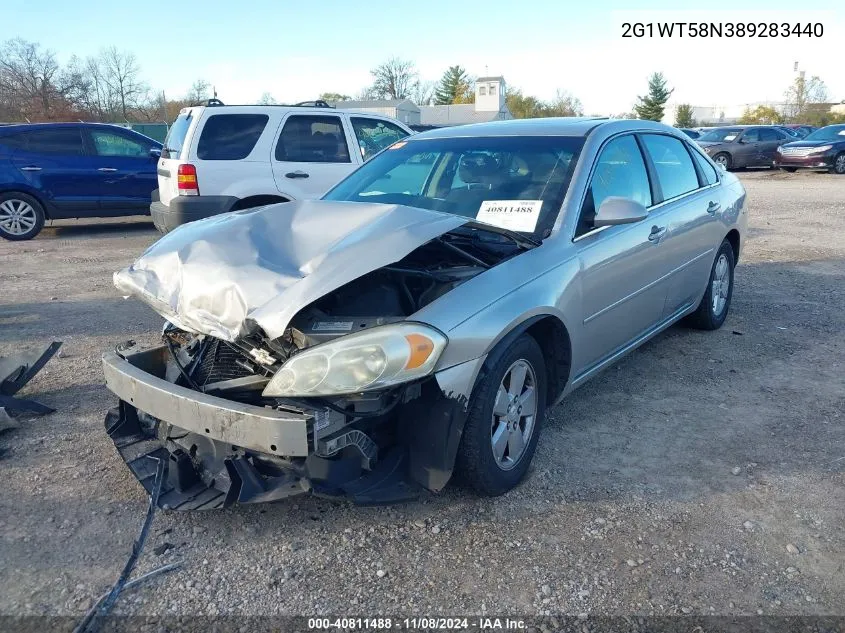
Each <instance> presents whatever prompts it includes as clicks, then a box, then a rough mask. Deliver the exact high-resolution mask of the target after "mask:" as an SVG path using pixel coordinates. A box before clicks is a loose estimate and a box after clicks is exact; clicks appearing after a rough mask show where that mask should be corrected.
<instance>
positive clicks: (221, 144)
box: [197, 114, 270, 160]
mask: <svg viewBox="0 0 845 633" xmlns="http://www.w3.org/2000/svg"><path fill="white" fill-rule="evenodd" d="M269 118H270V117H268V116H267V115H266V114H213V115H212V116H210V117H208V120H207V121H206V122H205V125H204V126H203V128H202V134H200V140H199V143H198V144H197V158H199V159H201V160H241V159H244V158H246V157H247V156H249V154H250V153H251V152H252V150H253V148H254V147H255V144H256V143H257V142H258V139H259V137H260V136H261V133H262V132H263V131H264V128H265V127H266V126H267V121H268V120H269Z"/></svg>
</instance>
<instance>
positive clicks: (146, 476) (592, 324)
mask: <svg viewBox="0 0 845 633" xmlns="http://www.w3.org/2000/svg"><path fill="white" fill-rule="evenodd" d="M744 206H745V191H744V189H743V187H742V185H741V184H740V183H739V181H738V180H737V179H736V177H734V176H733V175H731V174H729V173H726V172H725V171H724V170H722V169H719V168H717V167H716V166H715V165H714V163H713V162H712V161H711V160H710V159H709V158H708V157H707V156H706V155H705V154H704V153H703V151H702V150H701V149H700V148H699V147H698V146H697V145H696V144H695V143H694V142H693V141H691V139H689V138H688V137H687V136H685V135H684V134H683V133H682V132H680V131H678V130H676V129H674V128H671V127H668V126H665V125H662V124H659V123H653V122H649V121H614V120H598V119H538V120H521V121H519V120H517V121H504V122H494V123H485V124H479V125H469V126H462V127H453V128H446V129H440V130H433V131H429V132H424V133H421V134H418V135H415V136H413V137H411V138H408V139H405V140H402V141H400V142H398V143H396V144H394V145H393V146H391V147H390V148H388V149H386V150H384V151H383V152H381V153H380V154H379V155H377V156H376V157H374V158H373V159H372V160H370V161H369V162H367V163H366V164H364V165H363V166H361V167H360V168H359V169H358V170H356V171H355V172H353V173H352V174H351V175H350V176H348V177H347V178H346V179H344V180H343V181H341V182H340V183H339V184H338V185H336V186H335V187H334V188H333V189H332V190H331V191H330V192H329V193H328V194H326V195H325V196H324V198H323V199H322V200H318V201H306V202H294V203H285V204H277V205H271V206H267V207H261V208H257V209H248V210H244V211H237V212H233V213H228V214H223V215H220V216H217V217H213V218H210V219H208V220H204V221H200V222H195V223H191V224H188V225H186V226H183V227H180V228H178V229H177V230H176V231H174V232H172V233H170V234H168V235H166V236H165V237H163V238H162V239H161V240H160V241H158V242H157V243H155V244H154V245H153V246H152V247H150V249H149V250H148V251H147V252H146V253H145V254H144V255H143V256H142V257H141V258H140V259H138V261H136V262H135V263H134V264H133V265H132V266H130V267H128V268H126V269H124V270H122V271H120V272H118V273H116V274H115V284H116V286H117V287H118V288H119V289H120V290H121V292H122V293H123V294H128V295H133V296H135V297H137V298H138V299H140V300H142V301H145V302H146V303H148V304H149V305H150V306H151V307H152V308H153V309H155V310H156V311H157V312H159V313H160V314H161V315H162V316H164V317H165V319H166V320H167V322H166V324H165V326H164V330H163V333H162V339H163V341H162V342H163V344H162V346H161V347H158V348H155V349H151V350H137V349H135V348H134V347H124V348H119V349H118V350H115V352H114V353H107V354H105V355H104V357H103V365H104V371H105V376H106V382H107V385H108V387H109V388H110V389H111V390H112V391H113V392H114V393H115V394H116V395H117V396H118V398H119V399H120V403H119V406H118V407H117V408H115V409H112V410H111V411H110V412H109V414H108V415H107V418H106V428H107V431H108V433H109V434H110V436H111V437H112V439H113V440H114V442H115V445H116V446H117V448H118V450H119V452H120V454H121V456H122V457H123V458H124V460H125V461H126V462H127V464H128V465H129V467H130V469H131V470H132V471H133V473H134V474H135V475H136V476H137V477H138V479H139V480H140V481H141V482H142V483H143V484H144V485H145V486H146V487H147V489H150V487H151V486H152V480H153V477H152V474H153V472H154V471H155V466H154V464H155V461H156V459H160V460H166V462H167V478H166V484H165V489H164V491H163V493H162V496H161V497H160V504H161V505H163V506H168V507H171V508H179V509H205V508H214V507H220V506H224V505H228V504H232V503H235V502H240V503H250V502H259V501H272V500H277V499H280V498H283V497H287V496H290V495H293V494H297V493H303V492H311V493H314V494H321V495H326V496H342V497H347V498H351V499H352V500H354V501H356V502H359V503H382V502H389V501H397V500H401V499H405V498H408V497H411V496H413V495H414V494H416V493H417V492H418V491H419V490H420V489H422V488H425V489H429V490H433V491H437V490H440V489H441V488H442V487H443V486H445V485H446V483H447V482H448V481H449V480H450V478H451V477H452V474H453V472H455V474H456V475H458V476H459V477H460V479H461V480H462V481H463V482H465V483H466V484H467V485H469V486H470V487H471V488H473V489H474V490H476V491H478V492H479V493H481V494H485V495H498V494H502V493H504V492H506V491H508V490H510V489H511V488H513V487H514V486H515V485H517V483H518V482H519V481H520V480H521V479H522V478H523V477H524V475H525V473H526V471H527V469H528V467H529V464H530V461H531V459H532V457H533V455H534V451H535V448H536V445H537V442H538V440H539V438H540V434H541V430H542V427H543V421H544V418H545V412H546V409H547V407H549V406H551V405H552V404H553V403H556V402H558V401H559V400H560V399H561V398H563V397H564V396H565V395H566V394H567V393H569V392H571V391H572V390H573V389H575V388H576V387H578V386H579V385H581V384H583V383H584V382H586V381H587V380H589V379H590V378H591V377H593V376H595V375H596V374H597V373H599V372H600V371H601V370H602V369H604V368H605V367H607V366H609V365H610V364H612V363H613V362H615V361H616V360H618V359H620V358H621V357H622V356H624V355H625V354H627V353H628V352H630V351H631V350H633V349H635V348H636V347H637V346H639V345H641V344H642V343H644V342H645V341H647V340H648V339H649V338H651V337H653V336H654V335H655V334H657V333H658V332H660V331H661V330H663V329H665V328H667V327H669V326H670V325H672V324H673V323H675V322H676V321H679V320H680V319H683V318H686V320H687V321H688V322H689V323H690V324H691V325H693V326H695V327H698V328H702V329H707V330H713V329H716V328H718V327H720V326H721V325H722V323H723V322H724V320H725V318H726V316H727V314H728V310H729V308H730V303H731V295H732V290H733V273H734V266H735V265H736V262H737V259H738V258H739V255H740V249H741V246H742V244H743V240H744V237H745V235H744V233H745V227H746V214H745V210H744ZM679 362H680V361H679ZM584 449H585V450H589V447H584Z"/></svg>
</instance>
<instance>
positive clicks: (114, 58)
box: [98, 46, 149, 121]
mask: <svg viewBox="0 0 845 633" xmlns="http://www.w3.org/2000/svg"><path fill="white" fill-rule="evenodd" d="M98 65H99V72H100V75H101V77H102V81H103V82H104V83H105V86H106V88H107V90H108V93H109V101H110V102H112V103H110V106H111V108H114V106H115V105H116V106H117V112H115V111H114V109H112V111H111V114H112V116H115V115H117V114H119V115H120V116H121V117H122V118H123V120H124V121H126V120H128V119H129V112H130V111H131V110H134V109H135V108H137V107H138V106H139V105H140V104H141V103H142V102H143V99H144V97H145V96H146V95H147V93H148V92H149V87H148V86H147V85H146V84H145V83H144V82H143V81H141V77H140V75H141V68H140V66H138V60H137V59H136V57H135V54H134V53H130V52H127V51H120V50H118V48H117V47H116V46H110V47H108V48H106V49H103V51H102V52H101V53H100V58H99V64H98Z"/></svg>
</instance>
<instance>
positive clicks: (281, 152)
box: [275, 114, 351, 163]
mask: <svg viewBox="0 0 845 633" xmlns="http://www.w3.org/2000/svg"><path fill="white" fill-rule="evenodd" d="M275 156H276V160H279V161H288V162H292V163H349V162H351V160H350V158H349V146H348V145H347V144H346V134H345V133H344V131H343V124H342V123H341V121H340V117H336V116H325V115H313V116H311V115H299V114H297V115H293V116H290V117H288V120H287V121H285V126H284V127H283V128H282V133H281V135H279V142H278V144H277V145H276V154H275Z"/></svg>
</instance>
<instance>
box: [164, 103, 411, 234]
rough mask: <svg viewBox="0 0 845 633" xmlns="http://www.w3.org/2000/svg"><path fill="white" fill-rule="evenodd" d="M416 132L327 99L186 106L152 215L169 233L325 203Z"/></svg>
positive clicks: (171, 139) (173, 132) (171, 138)
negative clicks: (245, 214)
mask: <svg viewBox="0 0 845 633" xmlns="http://www.w3.org/2000/svg"><path fill="white" fill-rule="evenodd" d="M218 104H219V105H218ZM410 134H413V132H412V131H411V130H410V129H409V128H408V127H407V126H405V125H403V124H401V123H400V122H399V121H396V120H395V119H391V118H388V117H381V116H377V115H371V114H364V113H359V112H351V111H346V110H336V109H334V108H331V107H330V106H329V105H328V104H326V103H325V102H323V101H316V102H309V103H306V104H297V105H294V106H224V105H222V104H220V103H219V102H210V104H209V105H206V106H195V107H191V108H184V109H183V110H182V111H181V112H180V113H179V116H178V118H177V119H176V121H175V122H174V123H173V126H172V127H171V128H170V132H169V133H168V135H167V140H166V141H165V145H164V149H163V150H162V152H161V159H160V160H159V161H158V170H157V171H158V190H157V191H154V192H153V202H152V204H151V205H150V214H151V215H152V217H153V222H155V225H156V227H158V229H159V230H160V231H161V232H162V233H167V232H168V231H170V230H172V229H174V228H175V227H177V226H179V225H180V224H185V223H186V222H191V221H193V220H199V219H202V218H206V217H209V216H212V215H217V214H218V213H225V212H226V211H234V210H237V209H247V208H250V207H257V206H261V205H265V204H272V203H275V202H286V201H288V200H302V199H309V198H319V197H320V196H322V195H323V194H324V193H326V191H328V190H329V189H330V188H331V187H332V186H333V185H334V184H335V183H337V182H338V181H339V180H340V179H341V178H343V177H345V176H346V175H347V174H349V173H350V172H351V171H352V170H354V169H355V168H357V167H358V166H359V165H361V164H362V163H363V162H364V161H366V160H367V159H369V158H370V157H372V156H373V155H375V154H376V153H378V152H379V151H381V150H382V149H384V148H385V147H387V146H389V145H391V144H393V143H394V142H396V141H398V140H399V139H402V138H404V137H406V136H408V135H410Z"/></svg>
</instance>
